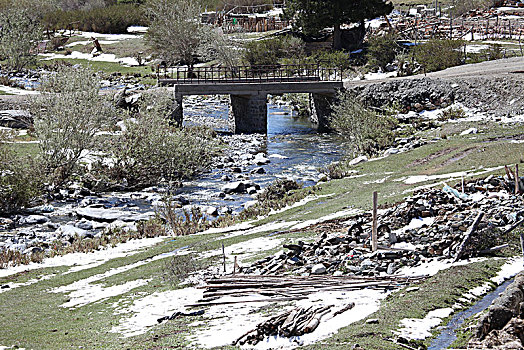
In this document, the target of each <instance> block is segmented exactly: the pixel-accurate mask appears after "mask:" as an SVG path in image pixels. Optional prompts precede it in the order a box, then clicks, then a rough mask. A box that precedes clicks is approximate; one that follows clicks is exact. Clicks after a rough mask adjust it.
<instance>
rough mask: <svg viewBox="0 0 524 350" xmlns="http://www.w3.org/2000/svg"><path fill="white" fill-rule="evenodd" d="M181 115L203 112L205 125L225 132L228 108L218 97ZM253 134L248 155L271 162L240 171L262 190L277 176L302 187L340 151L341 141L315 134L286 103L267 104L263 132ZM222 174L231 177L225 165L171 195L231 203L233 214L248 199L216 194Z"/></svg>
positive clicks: (314, 180) (198, 201)
mask: <svg viewBox="0 0 524 350" xmlns="http://www.w3.org/2000/svg"><path fill="white" fill-rule="evenodd" d="M184 113H185V118H188V117H189V118H188V119H192V120H194V118H195V117H196V116H204V117H206V118H207V121H206V123H207V124H211V125H214V126H215V129H216V130H218V131H226V130H227V126H226V124H227V116H228V106H227V104H225V103H224V101H223V100H222V102H220V101H217V100H214V102H207V103H199V104H196V105H191V106H184ZM203 119H204V118H202V120H203ZM253 138H255V139H256V140H258V141H259V143H258V144H257V147H256V151H255V152H254V153H259V152H260V153H264V154H265V155H266V156H267V157H268V158H269V159H270V161H271V162H270V163H269V164H266V165H263V166H262V167H263V168H264V170H265V173H264V174H252V173H251V171H252V170H253V169H255V168H259V166H257V165H255V164H251V165H246V166H245V167H242V170H243V174H248V175H249V178H250V180H252V181H253V182H254V183H256V184H257V185H260V186H261V187H262V188H264V187H265V186H267V185H269V184H270V183H271V182H273V181H274V180H276V179H278V178H291V179H294V180H296V181H298V182H299V183H302V184H303V185H304V186H311V185H314V184H316V183H317V181H318V180H319V178H320V176H321V173H320V172H319V169H321V168H323V167H325V166H327V165H329V164H330V163H332V162H335V161H338V160H340V159H341V158H342V157H343V156H344V154H345V153H344V146H343V143H342V141H341V140H340V139H339V138H338V137H337V136H336V135H333V134H323V133H318V132H317V131H316V128H315V125H313V124H312V123H311V122H309V120H304V119H301V118H297V117H296V115H295V114H294V113H293V112H291V110H290V108H289V107H283V106H278V105H274V104H269V105H268V132H267V135H254V136H253ZM224 175H228V176H230V177H231V178H233V180H234V176H235V175H234V174H232V173H231V169H227V168H225V169H213V170H212V171H210V172H208V173H206V174H203V175H202V176H200V177H198V178H197V179H195V180H194V181H191V182H189V183H186V184H184V187H182V188H181V189H179V190H178V192H177V194H180V195H183V196H185V197H187V198H188V199H190V201H191V202H192V203H196V204H200V205H209V206H216V207H223V206H228V207H233V208H234V209H233V210H234V211H235V212H237V211H240V210H241V209H242V208H241V207H242V204H244V203H246V202H249V201H252V200H253V199H254V198H253V197H251V196H249V195H245V194H244V195H232V196H228V197H227V198H226V199H222V198H217V193H219V192H220V188H221V187H222V186H223V185H224V184H225V182H223V181H221V180H220V179H221V177H222V176H224Z"/></svg>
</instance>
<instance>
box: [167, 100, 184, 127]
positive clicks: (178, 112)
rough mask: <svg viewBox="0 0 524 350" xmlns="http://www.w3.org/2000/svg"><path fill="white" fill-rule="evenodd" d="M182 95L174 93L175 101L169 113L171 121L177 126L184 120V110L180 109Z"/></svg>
mask: <svg viewBox="0 0 524 350" xmlns="http://www.w3.org/2000/svg"><path fill="white" fill-rule="evenodd" d="M182 99H183V96H182V95H178V94H176V93H175V99H174V101H173V111H172V112H171V115H170V117H171V120H172V121H173V122H174V124H175V125H177V126H182V122H183V120H184V109H183V108H182Z"/></svg>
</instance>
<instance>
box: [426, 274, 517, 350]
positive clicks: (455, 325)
mask: <svg viewBox="0 0 524 350" xmlns="http://www.w3.org/2000/svg"><path fill="white" fill-rule="evenodd" d="M512 282H513V279H510V280H507V281H506V282H504V283H502V284H501V285H500V286H498V287H497V289H495V290H494V291H492V292H491V293H488V294H487V295H485V296H484V297H483V298H482V299H480V300H479V301H478V302H477V303H475V304H474V305H473V306H471V307H470V308H469V309H467V310H464V311H461V312H459V313H457V314H456V315H455V316H453V317H452V318H451V320H450V321H449V322H448V324H447V325H446V326H444V328H443V329H442V331H441V333H440V334H439V335H438V336H437V337H436V338H435V339H433V341H432V342H431V345H430V346H429V347H428V350H440V349H447V348H448V347H449V346H450V345H451V344H452V343H453V342H454V341H455V340H456V339H457V330H458V329H459V328H460V327H461V326H462V324H463V323H464V321H466V320H467V319H468V318H469V317H471V316H473V315H475V314H477V313H479V312H481V311H484V310H485V309H487V308H488V307H489V306H490V305H491V303H492V302H493V300H495V299H496V298H497V297H498V296H499V295H500V293H502V292H504V291H505V290H506V288H507V287H508V286H509V285H510V284H511V283H512Z"/></svg>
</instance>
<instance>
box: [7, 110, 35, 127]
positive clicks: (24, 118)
mask: <svg viewBox="0 0 524 350" xmlns="http://www.w3.org/2000/svg"><path fill="white" fill-rule="evenodd" d="M32 125H33V117H31V114H29V112H27V111H21V110H16V109H11V110H5V111H0V126H3V127H6V128H13V129H29V128H30V127H31V126H32Z"/></svg>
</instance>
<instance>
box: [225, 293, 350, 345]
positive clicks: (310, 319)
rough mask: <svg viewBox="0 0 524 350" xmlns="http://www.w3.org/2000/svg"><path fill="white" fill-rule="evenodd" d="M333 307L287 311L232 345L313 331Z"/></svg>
mask: <svg viewBox="0 0 524 350" xmlns="http://www.w3.org/2000/svg"><path fill="white" fill-rule="evenodd" d="M350 306H351V307H353V306H355V304H354V303H351V304H350ZM331 307H332V306H329V305H328V306H310V307H309V308H302V307H298V308H296V309H293V310H289V311H286V312H284V313H281V314H280V315H277V316H275V317H272V318H270V319H269V320H267V321H265V322H262V323H260V324H259V325H257V327H256V328H255V329H253V330H251V331H249V332H247V333H246V334H244V335H242V336H241V337H240V338H238V339H237V340H235V341H234V342H233V344H232V345H233V346H235V345H237V344H240V345H244V344H249V345H256V344H257V343H258V342H260V341H263V340H264V339H266V337H268V336H282V337H288V338H289V337H293V336H301V335H303V334H306V333H311V332H313V331H314V330H315V329H317V327H318V325H319V324H320V320H321V319H322V317H324V316H325V315H326V314H328V313H329V312H330V309H331ZM351 307H350V308H351ZM350 308H348V309H347V310H349V309H350Z"/></svg>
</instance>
